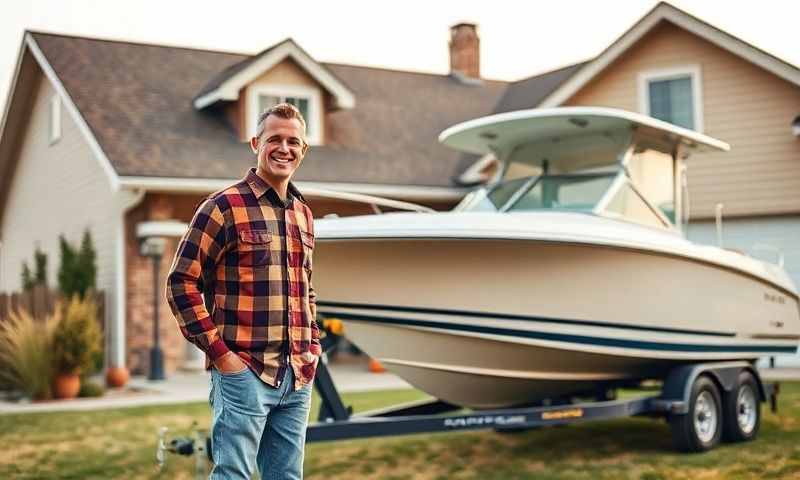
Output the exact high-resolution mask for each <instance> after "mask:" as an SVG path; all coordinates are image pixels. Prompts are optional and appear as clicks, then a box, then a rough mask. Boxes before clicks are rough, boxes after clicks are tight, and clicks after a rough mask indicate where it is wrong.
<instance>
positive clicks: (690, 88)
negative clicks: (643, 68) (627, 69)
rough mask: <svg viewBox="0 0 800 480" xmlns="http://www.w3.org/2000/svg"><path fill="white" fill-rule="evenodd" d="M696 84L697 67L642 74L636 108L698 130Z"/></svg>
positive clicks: (699, 105)
mask: <svg viewBox="0 0 800 480" xmlns="http://www.w3.org/2000/svg"><path fill="white" fill-rule="evenodd" d="M700 81H701V80H700V67H698V66H692V67H683V68H677V69H671V70H659V71H651V72H645V73H642V74H641V75H640V76H639V103H640V105H639V109H640V111H642V112H643V113H646V114H647V115H650V116H651V117H653V118H657V119H659V120H664V121H665V122H669V123H672V124H673V125H677V126H679V127H683V128H688V129H690V130H696V131H702V129H703V126H702V120H703V119H702V98H701V84H700Z"/></svg>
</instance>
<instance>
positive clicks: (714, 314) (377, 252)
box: [313, 107, 800, 409]
mask: <svg viewBox="0 0 800 480" xmlns="http://www.w3.org/2000/svg"><path fill="white" fill-rule="evenodd" d="M439 140H440V142H441V143H443V144H444V145H446V146H448V147H451V148H454V149H456V150H459V151H461V152H464V153H468V154H477V155H493V156H494V158H495V159H496V160H497V162H498V164H499V165H500V166H501V167H500V168H499V169H498V172H497V174H496V178H495V180H494V181H492V182H490V183H489V184H488V185H486V186H480V187H477V188H476V189H475V190H474V191H472V192H471V193H469V194H468V195H467V196H466V197H465V198H464V200H463V201H462V202H461V203H460V204H459V205H458V206H457V207H456V208H454V209H453V210H452V211H449V212H437V213H420V212H413V213H407V212H398V213H384V214H381V215H369V216H358V217H347V218H330V219H327V218H326V219H320V220H318V221H316V222H315V230H316V247H315V251H314V259H313V262H314V274H313V280H314V286H315V289H316V291H317V292H318V295H319V298H318V301H317V305H318V307H317V308H318V312H319V314H320V316H322V317H329V318H338V319H341V320H343V321H344V325H345V332H346V335H347V337H348V339H349V340H350V341H352V342H353V343H354V344H356V345H357V346H358V347H359V348H361V349H362V350H363V351H365V352H366V353H367V354H368V355H369V356H371V357H372V358H374V359H377V360H378V361H380V362H381V363H382V364H383V365H384V366H385V367H386V368H387V369H388V370H390V371H392V372H394V373H395V374H397V375H399V376H400V377H402V378H403V379H405V380H406V381H407V382H409V383H410V384H411V385H413V386H415V387H417V388H419V389H421V390H423V391H425V392H427V393H428V394H430V395H432V396H433V397H435V398H438V399H440V400H442V401H445V402H448V403H451V404H454V405H459V406H464V407H469V408H475V409H485V408H502V407H513V406H523V405H535V404H541V402H548V401H552V400H554V399H559V398H562V399H563V398H567V397H569V396H571V395H579V394H585V393H586V392H592V391H597V390H598V389H603V388H607V387H609V386H615V385H629V384H631V383H632V382H633V383H635V382H638V381H641V380H644V379H659V378H663V376H664V375H666V372H668V371H669V370H670V369H671V368H674V367H676V366H679V365H683V364H688V363H697V362H715V361H730V360H747V361H751V362H754V361H755V360H757V359H758V358H760V357H764V356H775V355H783V354H788V355H791V354H796V353H797V349H798V348H797V347H798V343H799V341H800V309H799V308H798V293H797V288H796V287H795V285H794V284H793V282H792V280H791V278H790V277H789V276H788V275H787V273H786V272H785V271H784V270H783V269H782V268H781V267H780V266H779V265H776V264H773V263H769V262H765V261H761V260H758V259H756V258H752V257H749V256H747V255H744V254H742V253H740V252H736V251H730V250H726V249H723V248H718V247H715V246H708V245H699V244H696V243H693V242H691V241H689V240H687V238H686V231H687V225H688V210H689V208H688V202H689V198H688V192H687V184H686V167H687V158H688V156H689V154H690V153H692V152H697V151H715V152H724V151H727V150H728V149H729V146H728V145H727V144H726V143H724V142H722V141H720V140H717V139H714V138H711V137H709V136H706V135H703V134H701V133H698V132H695V131H691V130H687V129H684V128H680V127H677V126H674V125H671V124H668V123H666V122H663V121H660V120H657V119H654V118H651V117H648V116H645V115H641V114H637V113H632V112H628V111H623V110H617V109H610V108H599V107H564V108H554V109H534V110H522V111H516V112H509V113H503V114H497V115H492V116H488V117H483V118H479V119H475V120H470V121H467V122H464V123H461V124H458V125H455V126H453V127H451V128H448V129H447V130H445V131H444V132H442V134H441V135H440V137H439ZM432 161H434V160H432Z"/></svg>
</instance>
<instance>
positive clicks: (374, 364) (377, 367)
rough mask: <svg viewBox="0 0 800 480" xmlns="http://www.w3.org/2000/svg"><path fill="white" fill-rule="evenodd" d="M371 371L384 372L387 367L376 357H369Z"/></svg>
mask: <svg viewBox="0 0 800 480" xmlns="http://www.w3.org/2000/svg"><path fill="white" fill-rule="evenodd" d="M369 371H370V372H372V373H383V372H385V371H386V369H385V368H384V367H383V365H381V362H379V361H377V360H375V359H374V358H370V359H369Z"/></svg>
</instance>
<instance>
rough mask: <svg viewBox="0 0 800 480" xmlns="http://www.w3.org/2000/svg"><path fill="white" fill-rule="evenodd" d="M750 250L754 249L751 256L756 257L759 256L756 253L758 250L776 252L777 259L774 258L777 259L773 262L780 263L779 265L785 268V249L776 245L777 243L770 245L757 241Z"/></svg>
mask: <svg viewBox="0 0 800 480" xmlns="http://www.w3.org/2000/svg"><path fill="white" fill-rule="evenodd" d="M750 250H751V251H752V253H751V254H750V256H751V257H755V258H759V257H758V256H757V255H756V254H757V253H758V252H769V253H772V254H774V255H775V259H774V260H775V261H774V262H772V263H774V264H776V265H778V266H779V267H781V268H783V264H784V260H785V258H784V255H783V250H781V249H780V248H778V247H776V246H775V245H769V244H767V243H756V244H754V245H753V247H752V248H751V249H750Z"/></svg>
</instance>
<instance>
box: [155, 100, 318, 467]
mask: <svg viewBox="0 0 800 480" xmlns="http://www.w3.org/2000/svg"><path fill="white" fill-rule="evenodd" d="M250 147H251V148H252V150H253V152H254V153H255V154H256V157H257V166H256V168H251V169H250V171H248V173H247V175H246V176H245V177H244V178H243V179H242V180H240V181H239V182H237V183H236V184H234V185H232V186H230V187H228V188H226V189H224V190H222V191H220V192H217V193H215V194H212V195H211V196H209V197H208V198H207V199H206V200H205V201H204V202H203V203H202V204H201V205H200V207H199V208H198V210H197V212H196V213H195V215H194V218H193V219H192V222H191V224H190V225H189V231H188V232H187V233H186V235H185V236H184V237H183V239H182V240H181V243H180V245H179V246H178V250H177V252H176V255H175V260H174V262H173V264H172V268H171V270H170V274H169V277H168V278H167V300H168V301H169V304H170V306H171V308H172V311H173V313H174V314H175V317H176V319H177V321H178V325H179V327H180V329H181V332H182V333H183V335H184V336H185V337H186V339H187V340H189V341H190V342H192V343H193V344H195V345H197V346H198V347H199V348H200V349H201V350H203V351H204V352H205V353H206V368H207V369H210V370H211V394H210V402H211V407H212V410H213V418H212V426H211V456H212V458H213V461H214V469H213V470H212V472H211V476H210V478H212V479H223V478H224V479H249V478H250V476H251V474H252V472H253V471H254V470H255V469H256V468H258V469H259V471H260V473H261V478H263V479H277V478H285V479H299V478H302V476H303V449H304V443H305V432H306V425H307V423H308V411H309V406H310V402H311V386H312V383H313V379H314V372H315V370H316V366H317V361H318V357H319V355H320V354H321V353H322V349H321V348H320V344H319V330H318V328H317V325H316V322H315V320H314V319H315V316H316V305H315V298H316V296H315V293H314V289H313V288H312V286H311V255H312V252H313V249H314V225H313V217H312V214H311V209H310V208H309V207H308V205H306V202H305V200H304V199H303V196H302V195H300V192H299V191H298V190H297V188H295V186H294V185H293V184H292V183H291V182H290V180H291V178H292V175H293V174H294V172H295V171H296V170H297V168H298V167H299V166H300V164H301V163H302V161H303V157H304V156H305V154H306V152H307V151H308V143H307V142H306V139H305V120H304V119H303V116H302V115H301V114H300V112H299V111H298V110H297V109H296V108H295V107H293V106H292V105H289V104H285V103H283V104H279V105H276V106H274V107H272V108H270V109H269V110H267V111H265V112H264V113H262V114H261V115H260V117H259V119H258V131H257V134H256V136H255V137H253V138H252V139H251V140H250Z"/></svg>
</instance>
